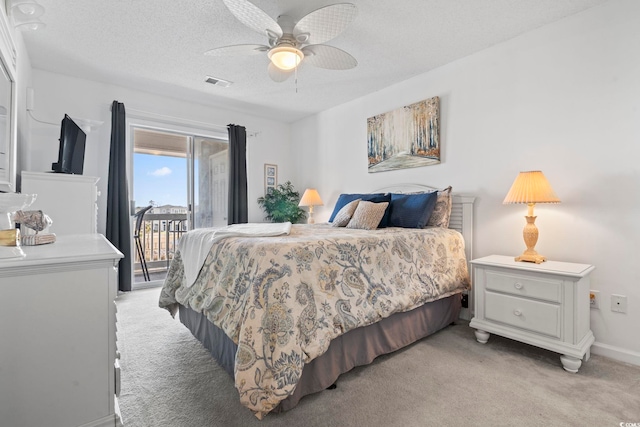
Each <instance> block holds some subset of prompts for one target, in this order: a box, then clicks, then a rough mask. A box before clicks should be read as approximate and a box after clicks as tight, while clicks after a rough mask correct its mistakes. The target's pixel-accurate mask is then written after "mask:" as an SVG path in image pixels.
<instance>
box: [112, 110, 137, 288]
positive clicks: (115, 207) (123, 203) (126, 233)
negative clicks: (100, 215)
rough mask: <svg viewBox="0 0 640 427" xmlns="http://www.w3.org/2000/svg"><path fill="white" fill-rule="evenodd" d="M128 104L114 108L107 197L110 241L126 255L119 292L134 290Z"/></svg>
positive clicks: (119, 272)
mask: <svg viewBox="0 0 640 427" xmlns="http://www.w3.org/2000/svg"><path fill="white" fill-rule="evenodd" d="M125 135H126V130H125V114H124V104H122V103H120V102H118V101H113V104H112V105H111V150H110V152H109V183H108V184H109V188H108V194H107V235H106V237H107V239H109V241H110V242H111V243H112V244H113V246H115V247H116V248H118V250H119V251H120V252H122V253H123V254H124V258H123V259H122V260H120V265H119V268H118V284H119V285H118V288H119V289H120V290H121V291H130V290H131V264H132V263H131V227H130V226H131V223H130V220H131V218H130V216H129V195H128V187H127V162H126V160H127V148H126V142H125V139H126V138H125Z"/></svg>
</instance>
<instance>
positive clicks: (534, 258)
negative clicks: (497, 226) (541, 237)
mask: <svg viewBox="0 0 640 427" xmlns="http://www.w3.org/2000/svg"><path fill="white" fill-rule="evenodd" d="M502 203H503V204H505V205H506V204H512V203H526V204H527V205H528V207H529V210H528V213H527V216H525V219H526V220H527V224H526V225H525V226H524V230H523V232H522V235H523V237H524V243H525V244H526V245H527V249H526V250H525V251H524V252H523V253H522V255H520V256H518V257H516V258H515V260H516V261H528V262H535V263H536V264H540V263H541V262H543V261H546V260H547V258H546V257H544V256H542V255H540V254H539V253H537V252H536V250H535V246H536V243H537V242H538V227H536V224H535V221H536V217H535V216H533V207H534V206H535V204H536V203H560V199H559V198H558V196H556V194H555V193H554V192H553V189H552V188H551V185H550V184H549V181H547V179H546V178H545V176H544V174H543V173H542V172H540V171H530V172H520V174H519V175H518V176H517V177H516V179H515V181H514V182H513V184H512V185H511V189H510V190H509V193H507V196H506V197H505V198H504V201H503V202H502Z"/></svg>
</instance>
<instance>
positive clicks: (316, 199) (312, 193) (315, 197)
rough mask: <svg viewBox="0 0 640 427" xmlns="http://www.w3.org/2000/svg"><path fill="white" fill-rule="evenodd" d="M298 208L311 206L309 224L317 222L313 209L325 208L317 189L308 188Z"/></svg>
mask: <svg viewBox="0 0 640 427" xmlns="http://www.w3.org/2000/svg"><path fill="white" fill-rule="evenodd" d="M298 206H309V218H308V219H307V224H315V222H316V220H315V219H313V207H314V206H323V203H322V199H321V198H320V194H318V190H316V189H315V188H307V189H306V190H304V194H303V195H302V199H300V203H298Z"/></svg>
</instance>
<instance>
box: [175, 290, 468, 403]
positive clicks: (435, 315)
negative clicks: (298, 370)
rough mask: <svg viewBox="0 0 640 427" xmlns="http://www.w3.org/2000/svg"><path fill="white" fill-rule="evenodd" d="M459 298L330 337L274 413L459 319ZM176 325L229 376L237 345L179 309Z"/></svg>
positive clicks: (202, 319) (201, 318)
mask: <svg viewBox="0 0 640 427" xmlns="http://www.w3.org/2000/svg"><path fill="white" fill-rule="evenodd" d="M460 299H461V294H455V295H452V296H449V297H446V298H442V299H439V300H436V301H433V302H430V303H427V304H425V305H423V306H421V307H418V308H415V309H413V310H411V311H407V312H404V313H396V314H394V315H393V316H390V317H388V318H386V319H382V320H381V321H379V322H377V323H374V324H373V325H368V326H364V327H361V328H357V329H353V330H351V331H349V332H347V333H346V334H344V335H341V336H339V337H337V338H335V339H333V340H332V341H331V345H329V349H328V350H327V351H326V352H325V353H324V354H322V355H321V356H319V357H317V358H316V359H314V360H312V361H311V362H310V363H308V364H307V365H305V367H304V369H303V371H302V376H301V378H300V382H299V383H298V385H297V387H296V389H295V391H294V393H293V394H292V395H291V396H289V397H288V398H287V399H285V400H283V401H282V402H280V405H278V407H277V408H276V409H275V410H274V411H273V412H281V411H288V410H289V409H291V408H293V407H295V406H296V405H297V404H298V402H299V401H300V399H301V398H302V397H303V396H306V395H308V394H312V393H317V392H319V391H322V390H324V389H326V388H327V387H329V386H330V385H332V384H333V383H335V381H336V380H337V379H338V377H339V376H340V375H341V374H343V373H345V372H348V371H350V370H351V369H353V368H355V367H356V366H362V365H368V364H369V363H371V362H372V361H373V359H375V358H376V357H377V356H380V355H382V354H387V353H391V352H393V351H395V350H398V349H400V348H402V347H406V346H407V345H409V344H411V343H414V342H416V341H418V340H420V339H422V338H424V337H426V336H428V335H431V334H433V333H434V332H437V331H439V330H440V329H442V328H444V327H446V326H448V325H449V324H451V323H452V322H453V321H455V320H456V319H458V315H459V314H460V307H461V305H460ZM180 321H181V322H182V323H183V324H184V325H185V326H186V327H187V328H188V329H189V330H190V331H191V333H192V334H193V335H194V336H195V337H196V338H197V339H198V340H199V341H200V342H201V343H202V344H203V345H204V346H205V347H206V348H207V349H208V350H209V351H210V352H211V355H212V356H213V357H214V358H215V359H216V360H217V361H218V363H219V364H220V365H221V366H222V367H223V368H224V369H225V370H226V371H227V372H228V373H229V375H231V377H232V378H233V367H234V360H235V354H236V350H237V348H238V347H237V346H236V344H234V342H233V341H231V339H230V338H229V337H227V335H226V334H225V333H224V332H223V331H222V330H221V329H220V328H218V327H217V326H215V325H214V324H213V323H211V322H209V321H208V320H207V318H206V317H205V316H203V315H202V314H201V313H197V312H195V311H193V310H192V309H190V308H188V307H184V306H182V305H180Z"/></svg>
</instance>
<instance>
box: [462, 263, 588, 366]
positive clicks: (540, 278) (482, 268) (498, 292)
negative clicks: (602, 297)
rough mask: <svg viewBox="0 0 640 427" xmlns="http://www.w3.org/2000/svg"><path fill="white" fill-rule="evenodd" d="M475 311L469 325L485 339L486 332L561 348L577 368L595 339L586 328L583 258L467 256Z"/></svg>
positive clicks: (563, 359)
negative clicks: (534, 259) (541, 259)
mask: <svg viewBox="0 0 640 427" xmlns="http://www.w3.org/2000/svg"><path fill="white" fill-rule="evenodd" d="M471 264H472V266H473V271H474V276H473V277H474V282H473V292H474V293H473V295H474V309H475V314H474V317H473V319H471V322H470V323H469V325H470V326H471V327H472V328H476V329H477V330H476V333H475V334H476V338H477V340H478V341H479V342H481V343H483V344H484V343H486V342H487V340H488V339H489V335H490V334H489V333H494V334H497V335H500V336H503V337H507V338H511V339H514V340H517V341H521V342H524V343H527V344H531V345H535V346H537V347H541V348H545V349H547V350H551V351H554V352H556V353H560V355H561V356H560V360H561V362H562V366H563V367H564V369H565V370H567V371H569V372H574V373H575V372H578V369H579V368H580V365H581V364H582V362H581V359H584V360H585V361H587V360H588V359H589V356H590V348H591V345H592V344H593V342H594V340H595V339H594V337H593V333H592V332H591V329H590V305H589V274H590V273H591V272H592V271H593V269H594V267H593V266H592V265H588V264H574V263H568V262H557V261H547V262H543V263H542V264H534V263H530V262H516V261H514V259H513V257H509V256H501V255H491V256H488V257H484V258H479V259H474V260H473V261H471Z"/></svg>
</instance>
